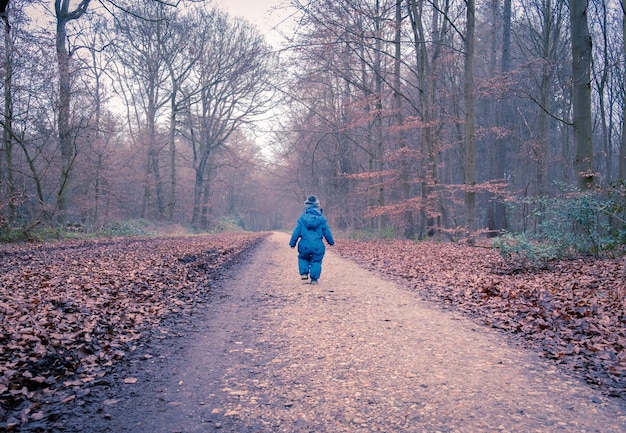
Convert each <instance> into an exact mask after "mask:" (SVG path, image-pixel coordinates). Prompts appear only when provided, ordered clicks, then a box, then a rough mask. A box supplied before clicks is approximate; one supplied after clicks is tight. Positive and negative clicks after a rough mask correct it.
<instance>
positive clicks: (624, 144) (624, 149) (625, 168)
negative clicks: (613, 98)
mask: <svg viewBox="0 0 626 433" xmlns="http://www.w3.org/2000/svg"><path fill="white" fill-rule="evenodd" d="M620 3H621V6H622V47H623V52H622V56H623V57H622V61H623V66H624V67H623V69H622V70H623V71H624V70H626V8H625V7H624V2H623V1H620ZM622 82H623V87H624V89H626V74H623V75H622ZM624 97H625V98H626V95H625V96H624ZM625 119H626V104H625V103H622V139H621V141H620V147H619V179H620V180H621V181H624V182H626V121H624V120H625Z"/></svg>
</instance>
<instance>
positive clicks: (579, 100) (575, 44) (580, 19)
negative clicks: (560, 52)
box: [570, 0, 594, 190]
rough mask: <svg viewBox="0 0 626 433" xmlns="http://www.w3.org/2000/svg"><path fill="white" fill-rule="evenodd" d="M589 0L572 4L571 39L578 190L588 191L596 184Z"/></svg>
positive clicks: (575, 168) (575, 167)
mask: <svg viewBox="0 0 626 433" xmlns="http://www.w3.org/2000/svg"><path fill="white" fill-rule="evenodd" d="M587 7H588V1H587V0H576V1H570V31H571V39H572V88H573V90H572V108H573V122H572V123H573V130H574V147H575V149H576V154H575V156H574V170H575V172H576V175H577V176H578V178H577V179H578V182H577V183H578V187H579V188H580V189H581V190H587V189H589V188H590V187H591V186H592V184H593V181H594V172H593V142H592V137H591V129H592V118H591V60H592V52H591V36H590V35H589V25H588V22H587Z"/></svg>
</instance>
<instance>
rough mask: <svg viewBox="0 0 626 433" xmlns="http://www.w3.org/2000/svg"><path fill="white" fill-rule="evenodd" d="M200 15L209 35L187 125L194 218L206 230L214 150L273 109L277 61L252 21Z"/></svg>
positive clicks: (200, 23)
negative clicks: (274, 74)
mask: <svg viewBox="0 0 626 433" xmlns="http://www.w3.org/2000/svg"><path fill="white" fill-rule="evenodd" d="M195 19H196V20H197V21H196V26H197V27H198V28H200V27H205V31H203V33H204V34H205V35H207V37H206V38H205V39H204V40H202V41H198V43H202V44H203V46H202V47H198V48H199V49H200V50H201V52H202V57H201V59H200V61H199V62H198V63H197V64H196V65H195V67H194V71H193V77H194V80H196V82H197V83H198V84H199V91H197V90H196V89H193V92H194V94H195V95H196V96H194V97H192V98H191V99H192V103H191V104H190V105H189V106H188V111H187V118H186V124H185V129H186V136H187V140H188V141H189V143H190V145H191V147H192V149H193V168H194V170H195V185H194V200H193V216H192V221H191V223H192V225H193V226H194V227H196V228H199V229H203V228H206V227H208V225H209V223H210V221H209V220H210V206H211V202H210V199H211V180H212V178H213V177H214V175H215V173H213V168H214V167H213V163H214V160H213V158H214V153H215V152H216V150H217V149H220V148H222V147H224V146H226V145H227V144H228V139H229V138H230V136H231V135H232V134H233V132H235V131H237V130H240V129H241V128H243V127H245V125H246V124H248V123H249V122H250V121H251V120H253V119H254V118H255V117H256V116H258V115H260V114H262V113H264V112H265V111H266V110H267V109H268V107H269V103H270V97H271V93H272V86H271V84H270V76H271V74H272V71H273V68H274V67H275V65H274V63H273V61H274V56H273V55H272V54H271V50H270V48H269V46H268V45H267V44H266V43H265V41H264V40H263V38H262V37H261V36H260V34H259V33H258V31H257V30H256V29H254V28H253V27H251V26H250V25H249V24H248V23H246V22H244V21H242V20H237V19H235V20H232V19H231V18H229V17H228V16H227V15H225V14H223V13H221V12H218V11H211V12H209V13H207V12H206V11H204V10H200V11H199V13H198V15H197V16H196V17H195ZM186 91H188V90H186ZM187 94H188V93H187Z"/></svg>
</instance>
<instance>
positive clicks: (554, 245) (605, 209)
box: [493, 191, 626, 268]
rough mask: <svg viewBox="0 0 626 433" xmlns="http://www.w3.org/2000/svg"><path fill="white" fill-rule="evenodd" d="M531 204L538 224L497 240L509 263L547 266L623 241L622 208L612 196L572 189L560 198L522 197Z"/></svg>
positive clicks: (499, 248) (507, 234)
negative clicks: (533, 229) (618, 222)
mask: <svg viewBox="0 0 626 433" xmlns="http://www.w3.org/2000/svg"><path fill="white" fill-rule="evenodd" d="M520 203H521V204H525V205H532V207H533V208H534V209H535V212H534V213H533V217H535V218H537V220H538V221H539V224H538V225H537V227H536V230H535V231H534V232H533V233H532V234H531V233H506V234H504V235H503V236H502V237H500V238H498V239H496V240H494V242H493V246H494V248H497V249H498V250H500V252H501V254H502V256H503V257H504V258H505V259H506V260H507V261H509V262H510V264H512V265H515V266H519V267H522V268H527V267H540V268H543V267H546V266H547V264H548V263H549V262H550V261H552V260H555V259H561V258H568V257H572V256H574V255H577V254H592V255H596V256H597V255H599V254H600V253H601V252H603V251H607V250H612V249H615V248H617V247H618V246H620V245H621V244H623V243H624V241H625V239H626V237H625V235H624V229H623V224H622V223H620V224H616V223H615V221H616V220H618V221H623V220H622V217H621V216H620V215H622V216H623V208H620V207H619V206H618V204H617V203H616V201H615V200H614V198H612V197H611V196H610V195H609V196H608V197H606V198H602V197H601V196H599V195H598V194H597V193H596V192H592V191H589V192H583V193H581V192H576V191H574V192H570V193H568V194H565V195H564V196H562V197H557V198H540V199H528V200H521V201H520Z"/></svg>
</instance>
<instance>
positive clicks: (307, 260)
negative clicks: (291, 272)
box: [298, 253, 311, 275]
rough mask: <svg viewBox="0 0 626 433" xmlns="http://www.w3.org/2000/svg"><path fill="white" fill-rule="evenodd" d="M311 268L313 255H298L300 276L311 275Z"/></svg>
mask: <svg viewBox="0 0 626 433" xmlns="http://www.w3.org/2000/svg"><path fill="white" fill-rule="evenodd" d="M310 268H311V253H300V254H298V270H299V271H300V275H309V270H310Z"/></svg>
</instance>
